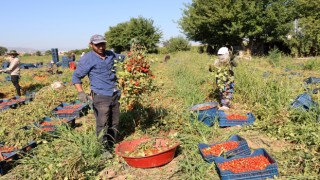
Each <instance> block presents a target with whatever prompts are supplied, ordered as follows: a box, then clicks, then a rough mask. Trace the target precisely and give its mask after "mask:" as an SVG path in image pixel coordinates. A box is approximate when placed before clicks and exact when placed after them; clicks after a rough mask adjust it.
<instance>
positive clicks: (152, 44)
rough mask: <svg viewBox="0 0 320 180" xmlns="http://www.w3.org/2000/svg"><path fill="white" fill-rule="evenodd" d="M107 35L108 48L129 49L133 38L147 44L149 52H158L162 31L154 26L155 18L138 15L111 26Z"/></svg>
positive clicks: (137, 41) (117, 50) (119, 50)
mask: <svg viewBox="0 0 320 180" xmlns="http://www.w3.org/2000/svg"><path fill="white" fill-rule="evenodd" d="M105 36H106V39H107V41H108V43H107V46H108V48H113V49H114V51H115V52H118V53H120V52H122V51H129V50H130V45H131V43H132V41H133V40H135V41H136V42H135V43H139V44H141V45H143V46H145V47H146V49H147V52H156V50H157V48H156V47H157V43H159V41H160V38H161V36H162V33H161V32H160V30H159V29H158V28H156V27H154V26H153V20H151V19H145V18H143V17H138V18H131V19H130V21H127V22H123V23H120V24H118V25H116V26H114V27H110V28H109V31H107V32H106V33H105Z"/></svg>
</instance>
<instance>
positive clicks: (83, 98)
mask: <svg viewBox="0 0 320 180" xmlns="http://www.w3.org/2000/svg"><path fill="white" fill-rule="evenodd" d="M78 98H79V100H80V101H81V102H83V103H87V101H88V97H87V95H86V93H84V92H83V91H80V92H78Z"/></svg>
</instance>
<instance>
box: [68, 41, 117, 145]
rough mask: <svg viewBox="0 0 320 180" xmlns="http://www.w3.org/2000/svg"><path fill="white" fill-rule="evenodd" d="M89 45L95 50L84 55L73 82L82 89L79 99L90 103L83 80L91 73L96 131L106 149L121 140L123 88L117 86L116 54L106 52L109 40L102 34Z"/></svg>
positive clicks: (79, 92)
mask: <svg viewBox="0 0 320 180" xmlns="http://www.w3.org/2000/svg"><path fill="white" fill-rule="evenodd" d="M89 45H90V47H91V48H92V50H91V51H90V52H88V53H86V54H85V55H84V56H82V57H81V58H80V60H79V62H78V65H77V69H76V70H75V71H74V73H73V75H72V83H73V84H74V85H75V87H76V89H77V91H78V97H79V100H80V101H82V102H87V100H88V98H87V95H86V93H85V92H84V91H83V89H82V82H81V79H82V78H83V77H85V76H86V75H88V77H89V81H90V89H91V93H90V94H91V96H92V98H93V99H92V100H93V109H94V115H95V118H96V134H97V136H98V139H99V141H100V142H101V143H103V145H105V147H106V148H111V147H112V146H113V144H114V143H115V142H116V139H117V132H118V125H119V115H120V109H119V106H120V103H119V99H120V91H119V90H118V89H117V87H116V80H117V77H116V74H115V69H114V63H115V62H114V59H115V58H116V55H115V54H114V53H110V51H106V40H105V38H104V37H103V36H101V35H93V36H92V37H91V38H90V43H89Z"/></svg>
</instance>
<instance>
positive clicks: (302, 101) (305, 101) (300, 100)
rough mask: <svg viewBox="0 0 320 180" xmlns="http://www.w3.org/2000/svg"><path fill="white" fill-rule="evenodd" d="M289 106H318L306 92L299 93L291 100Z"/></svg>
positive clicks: (302, 107)
mask: <svg viewBox="0 0 320 180" xmlns="http://www.w3.org/2000/svg"><path fill="white" fill-rule="evenodd" d="M290 105H291V107H292V108H294V109H299V110H306V111H308V110H310V109H311V108H314V107H316V106H318V104H317V103H316V102H314V101H313V100H312V98H311V96H310V95H309V94H307V93H303V94H300V95H299V96H298V97H297V98H296V99H294V100H293V101H292V102H291V104H290Z"/></svg>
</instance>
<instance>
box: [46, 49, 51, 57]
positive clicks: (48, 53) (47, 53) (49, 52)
mask: <svg viewBox="0 0 320 180" xmlns="http://www.w3.org/2000/svg"><path fill="white" fill-rule="evenodd" d="M51 54H52V52H51V50H47V51H45V52H44V55H46V56H48V55H51Z"/></svg>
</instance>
